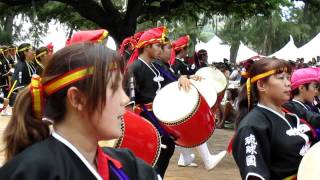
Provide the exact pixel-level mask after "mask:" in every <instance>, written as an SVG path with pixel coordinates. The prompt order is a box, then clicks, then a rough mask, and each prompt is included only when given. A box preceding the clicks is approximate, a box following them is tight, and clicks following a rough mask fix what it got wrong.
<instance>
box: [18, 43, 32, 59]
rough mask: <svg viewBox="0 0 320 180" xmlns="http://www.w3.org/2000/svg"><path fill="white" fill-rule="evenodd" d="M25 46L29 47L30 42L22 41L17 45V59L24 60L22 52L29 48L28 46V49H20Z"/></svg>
mask: <svg viewBox="0 0 320 180" xmlns="http://www.w3.org/2000/svg"><path fill="white" fill-rule="evenodd" d="M27 47H31V44H29V43H22V44H20V46H19V47H18V52H17V54H18V59H19V60H20V61H25V60H26V56H25V55H24V52H25V51H29V48H28V49H25V50H23V51H22V49H24V48H27Z"/></svg>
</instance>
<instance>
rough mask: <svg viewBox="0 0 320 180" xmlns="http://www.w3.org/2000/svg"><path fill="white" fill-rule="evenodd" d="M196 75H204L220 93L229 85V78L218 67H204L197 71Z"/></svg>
mask: <svg viewBox="0 0 320 180" xmlns="http://www.w3.org/2000/svg"><path fill="white" fill-rule="evenodd" d="M196 75H198V76H201V77H203V78H204V80H205V81H210V82H211V83H212V85H213V86H214V88H215V89H216V91H217V93H218V94H219V93H220V92H222V91H223V90H225V89H226V87H227V83H228V82H227V78H226V77H225V75H224V74H223V73H222V72H221V71H220V70H218V69H217V68H212V67H203V68H200V69H199V70H198V71H197V72H196Z"/></svg>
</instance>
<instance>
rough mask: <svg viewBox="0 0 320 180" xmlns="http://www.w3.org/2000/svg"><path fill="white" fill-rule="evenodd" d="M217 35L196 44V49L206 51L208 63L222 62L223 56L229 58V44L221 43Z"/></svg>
mask: <svg viewBox="0 0 320 180" xmlns="http://www.w3.org/2000/svg"><path fill="white" fill-rule="evenodd" d="M222 43H223V42H222V40H221V39H220V38H219V37H218V36H214V37H213V38H212V39H211V40H210V41H208V42H207V43H204V42H200V43H198V44H197V45H196V47H195V48H196V51H199V50H200V49H205V50H206V51H207V52H208V63H210V64H211V63H212V62H223V58H227V59H229V58H230V46H229V45H224V44H222Z"/></svg>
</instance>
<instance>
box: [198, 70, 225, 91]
mask: <svg viewBox="0 0 320 180" xmlns="http://www.w3.org/2000/svg"><path fill="white" fill-rule="evenodd" d="M200 69H214V70H218V72H220V73H221V74H222V75H223V77H224V78H225V82H226V83H225V84H226V85H225V86H224V87H223V89H222V91H220V92H218V91H217V94H219V93H221V92H223V91H225V90H226V89H227V87H228V84H229V82H228V79H227V77H226V76H225V75H224V74H223V73H222V72H221V71H220V70H219V69H218V68H216V67H202V68H200ZM200 69H199V70H200ZM199 70H198V71H199ZM198 71H197V72H198ZM197 72H196V75H197Z"/></svg>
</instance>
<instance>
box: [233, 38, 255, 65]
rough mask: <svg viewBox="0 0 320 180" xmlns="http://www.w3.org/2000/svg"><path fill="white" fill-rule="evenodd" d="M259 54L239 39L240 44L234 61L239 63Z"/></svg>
mask: <svg viewBox="0 0 320 180" xmlns="http://www.w3.org/2000/svg"><path fill="white" fill-rule="evenodd" d="M258 55H259V54H258V53H257V52H255V51H254V50H252V49H250V48H248V47H247V46H246V45H244V44H243V43H242V42H241V41H240V46H239V49H238V54H237V58H236V63H237V64H239V63H240V62H241V61H244V60H247V59H249V58H251V57H254V56H258Z"/></svg>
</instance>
